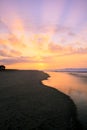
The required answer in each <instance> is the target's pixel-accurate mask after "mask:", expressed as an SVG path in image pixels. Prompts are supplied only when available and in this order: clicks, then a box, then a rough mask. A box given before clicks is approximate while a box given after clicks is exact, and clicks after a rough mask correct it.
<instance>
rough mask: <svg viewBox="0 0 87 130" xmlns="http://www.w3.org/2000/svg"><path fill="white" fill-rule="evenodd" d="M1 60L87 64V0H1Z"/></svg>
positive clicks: (46, 65)
mask: <svg viewBox="0 0 87 130" xmlns="http://www.w3.org/2000/svg"><path fill="white" fill-rule="evenodd" d="M0 64H4V65H6V67H7V68H15V69H19V68H20V69H59V68H84V67H85V68H86V67H87V0H0Z"/></svg>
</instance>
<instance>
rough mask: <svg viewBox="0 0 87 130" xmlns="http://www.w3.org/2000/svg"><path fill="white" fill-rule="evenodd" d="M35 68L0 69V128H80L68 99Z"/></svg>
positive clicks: (60, 129) (27, 129) (45, 75)
mask: <svg viewBox="0 0 87 130" xmlns="http://www.w3.org/2000/svg"><path fill="white" fill-rule="evenodd" d="M48 77H49V75H48V74H47V73H45V72H43V71H37V70H19V71H18V70H14V71H13V70H12V71H2V72H0V130H46V129H47V130H77V129H78V130H82V128H81V124H80V122H79V121H78V115H77V108H76V105H75V104H74V102H73V101H72V99H71V98H70V97H69V96H67V95H65V94H63V93H62V92H60V91H58V90H57V89H54V88H52V87H50V86H46V85H43V84H42V80H45V79H48Z"/></svg>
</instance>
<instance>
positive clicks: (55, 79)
mask: <svg viewBox="0 0 87 130" xmlns="http://www.w3.org/2000/svg"><path fill="white" fill-rule="evenodd" d="M47 73H48V74H49V75H50V78H49V79H48V80H44V81H43V83H44V84H45V85H48V86H52V87H54V88H56V89H58V90H60V91H61V92H63V93H65V94H67V95H69V96H70V97H71V98H72V99H73V100H74V102H75V104H76V105H77V108H78V113H79V118H80V120H81V121H82V122H83V124H84V125H85V127H86V129H87V125H86V124H87V74H81V73H75V74H74V73H61V72H47Z"/></svg>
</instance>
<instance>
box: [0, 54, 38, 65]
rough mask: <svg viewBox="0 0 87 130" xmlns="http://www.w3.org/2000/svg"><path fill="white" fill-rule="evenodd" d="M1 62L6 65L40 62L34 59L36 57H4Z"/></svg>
mask: <svg viewBox="0 0 87 130" xmlns="http://www.w3.org/2000/svg"><path fill="white" fill-rule="evenodd" d="M0 63H2V64H5V65H11V64H15V63H38V61H37V60H35V59H34V57H22V56H21V57H10V58H9V57H8V58H2V59H0Z"/></svg>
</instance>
